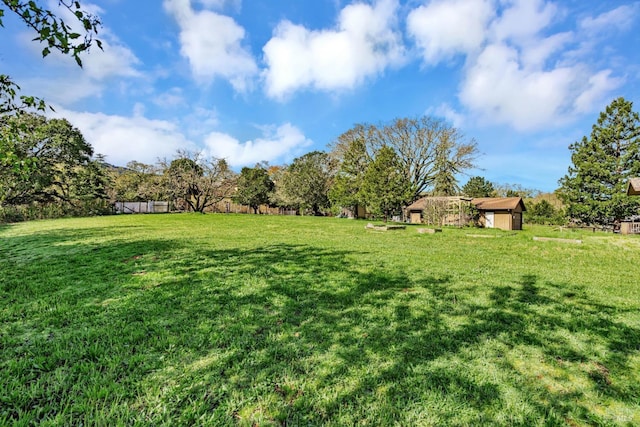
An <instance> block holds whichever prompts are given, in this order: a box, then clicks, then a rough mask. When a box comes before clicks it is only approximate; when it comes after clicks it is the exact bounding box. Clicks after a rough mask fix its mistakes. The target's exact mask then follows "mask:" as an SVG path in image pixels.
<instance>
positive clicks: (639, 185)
mask: <svg viewBox="0 0 640 427" xmlns="http://www.w3.org/2000/svg"><path fill="white" fill-rule="evenodd" d="M627 195H628V196H640V178H631V179H630V180H629V184H628V185H627Z"/></svg>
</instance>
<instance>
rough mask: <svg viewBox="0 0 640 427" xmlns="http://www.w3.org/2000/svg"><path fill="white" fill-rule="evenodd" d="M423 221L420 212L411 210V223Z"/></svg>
mask: <svg viewBox="0 0 640 427" xmlns="http://www.w3.org/2000/svg"><path fill="white" fill-rule="evenodd" d="M421 222H422V218H421V217H420V212H411V224H420V223H421Z"/></svg>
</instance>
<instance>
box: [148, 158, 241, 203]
mask: <svg viewBox="0 0 640 427" xmlns="http://www.w3.org/2000/svg"><path fill="white" fill-rule="evenodd" d="M161 166H162V168H163V170H164V174H163V177H164V184H165V190H166V193H167V194H168V195H169V197H170V198H172V199H173V200H174V201H175V202H177V203H184V204H185V205H186V206H187V207H188V208H189V209H190V210H192V211H194V212H200V213H204V211H205V209H206V208H208V207H209V206H211V205H214V204H216V203H218V202H220V201H221V200H223V199H224V198H226V197H231V196H232V195H233V192H234V190H235V186H236V175H235V173H234V172H233V171H232V170H231V169H230V168H229V165H228V164H227V162H226V161H225V160H224V159H218V158H215V157H212V158H207V157H204V156H202V153H188V152H179V153H178V155H177V157H176V158H175V159H173V160H172V161H171V162H169V163H168V162H166V161H164V162H162V165H161Z"/></svg>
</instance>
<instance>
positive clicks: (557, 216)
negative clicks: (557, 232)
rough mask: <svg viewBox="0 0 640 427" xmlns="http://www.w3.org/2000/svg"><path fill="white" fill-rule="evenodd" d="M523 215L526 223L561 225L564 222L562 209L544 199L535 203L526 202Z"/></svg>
mask: <svg viewBox="0 0 640 427" xmlns="http://www.w3.org/2000/svg"><path fill="white" fill-rule="evenodd" d="M525 216H526V222H527V223H528V224H548V225H551V224H556V225H562V224H564V223H565V222H566V219H565V216H564V212H563V210H562V209H556V208H554V207H553V205H552V204H551V203H549V202H548V201H547V200H544V199H542V200H540V201H539V202H537V203H534V202H530V203H528V204H527V212H526V213H525Z"/></svg>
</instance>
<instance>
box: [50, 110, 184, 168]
mask: <svg viewBox="0 0 640 427" xmlns="http://www.w3.org/2000/svg"><path fill="white" fill-rule="evenodd" d="M137 111H138V114H136V115H134V116H133V117H124V116H116V115H108V114H103V113H87V112H77V111H70V110H65V109H63V108H60V107H57V108H56V112H55V113H52V114H51V116H54V117H64V118H66V119H67V120H69V122H71V123H72V124H73V125H74V126H75V127H77V128H78V129H80V131H81V132H82V134H83V135H84V137H85V138H86V140H87V142H89V143H90V144H91V145H92V146H93V148H94V152H95V153H100V154H104V155H106V156H107V161H108V162H109V163H112V164H115V165H125V164H126V163H127V162H129V161H131V160H137V161H139V162H143V163H150V164H153V163H156V161H157V160H158V158H164V157H173V155H174V154H175V153H176V150H178V149H188V150H193V149H194V148H195V144H193V143H192V142H191V141H189V140H187V139H186V138H185V137H184V135H182V133H180V131H179V130H178V128H177V126H176V125H175V124H173V123H171V122H167V121H163V120H150V119H147V118H145V117H143V116H142V115H140V114H141V112H142V111H141V110H140V108H137Z"/></svg>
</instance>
